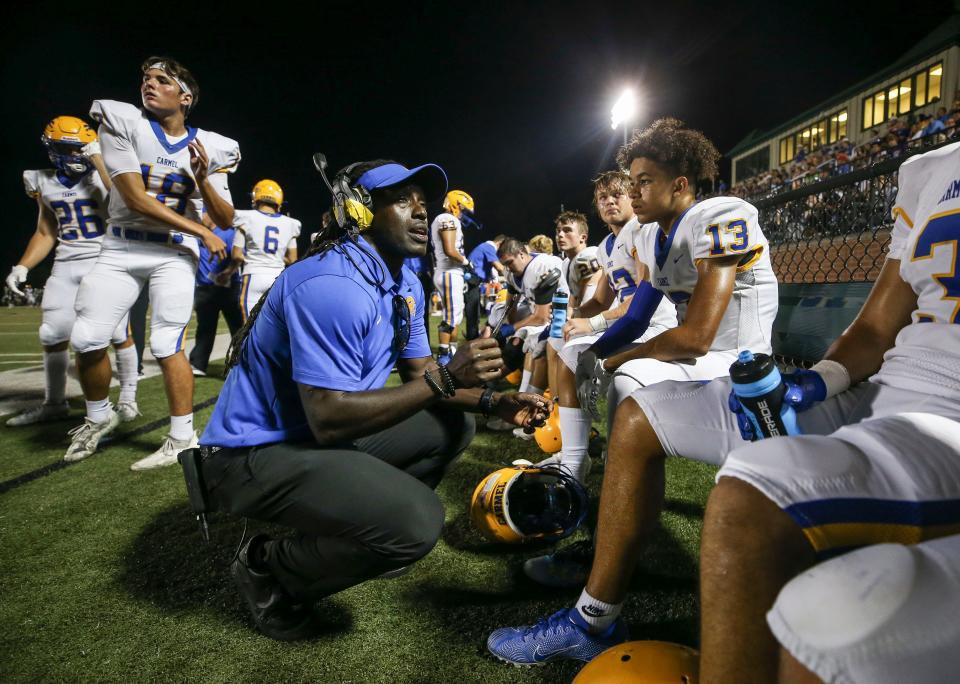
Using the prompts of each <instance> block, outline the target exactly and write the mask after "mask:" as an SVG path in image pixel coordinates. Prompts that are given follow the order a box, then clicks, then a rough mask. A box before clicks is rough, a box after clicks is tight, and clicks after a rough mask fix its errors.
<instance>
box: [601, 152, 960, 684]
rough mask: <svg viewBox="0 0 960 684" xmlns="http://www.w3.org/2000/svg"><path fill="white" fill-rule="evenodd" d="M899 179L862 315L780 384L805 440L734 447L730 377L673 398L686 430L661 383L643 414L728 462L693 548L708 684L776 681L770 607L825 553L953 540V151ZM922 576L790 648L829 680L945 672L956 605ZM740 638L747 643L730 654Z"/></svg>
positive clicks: (956, 391)
mask: <svg viewBox="0 0 960 684" xmlns="http://www.w3.org/2000/svg"><path fill="white" fill-rule="evenodd" d="M897 185H898V192H897V198H896V201H895V203H894V207H893V217H894V224H893V231H892V234H891V238H890V248H889V251H888V252H887V258H886V261H885V262H884V265H883V268H882V269H881V271H880V275H879V276H878V278H877V281H876V283H875V284H874V286H873V290H872V291H871V293H870V296H869V297H868V298H867V301H866V303H865V304H864V306H863V309H862V310H861V311H860V313H859V314H858V315H857V318H856V319H855V320H854V322H853V323H852V324H851V325H850V326H849V327H848V328H847V329H846V330H845V331H844V332H843V334H842V335H840V337H839V338H838V339H837V340H836V341H835V342H834V343H833V345H832V346H831V347H830V349H829V350H828V351H827V353H826V355H825V356H824V360H823V361H820V362H818V363H817V364H816V365H814V366H813V368H812V369H810V370H808V371H800V372H798V373H797V374H795V375H793V376H788V377H787V382H788V387H790V390H789V395H790V403H791V404H793V405H794V408H795V409H796V410H797V412H798V413H797V423H798V425H799V428H800V431H801V432H802V434H801V435H798V436H792V437H780V438H775V439H764V440H761V441H757V442H754V443H751V444H747V445H744V443H743V441H742V440H741V439H740V435H739V433H738V426H737V422H738V421H737V420H736V417H735V415H734V414H732V413H731V412H729V411H726V410H721V409H722V408H723V405H724V404H725V400H726V397H727V395H726V393H727V392H729V388H730V386H729V384H728V383H725V382H724V383H721V382H719V381H718V382H716V383H710V384H709V385H706V386H704V387H702V388H700V391H696V390H694V389H693V388H691V390H690V391H684V392H683V395H685V396H687V397H688V401H687V402H686V403H684V406H683V412H684V413H685V414H686V415H696V416H697V426H696V427H691V426H690V425H689V424H687V425H686V426H684V428H683V429H685V430H687V434H680V433H681V428H680V421H678V420H677V418H678V417H679V411H680V407H679V406H678V405H676V403H675V402H673V401H670V400H667V399H666V397H665V396H663V395H662V394H661V393H659V392H658V391H657V390H656V388H653V389H651V390H650V391H649V392H648V393H647V394H648V396H647V397H645V398H644V399H643V402H642V403H640V404H639V406H642V407H643V409H644V411H645V412H647V415H648V416H650V421H649V422H650V423H652V424H653V427H654V428H655V429H656V431H657V434H658V435H662V437H663V440H664V442H665V444H664V445H665V446H667V445H669V447H668V448H669V449H670V451H673V450H674V449H677V450H681V451H682V452H685V451H686V450H689V449H691V447H692V445H693V444H694V443H695V442H696V440H698V439H699V440H700V442H701V444H700V446H699V447H698V448H697V450H696V451H690V453H694V454H696V453H699V454H704V452H705V450H706V449H707V447H708V446H709V445H712V446H713V448H712V449H711V451H715V452H720V453H723V454H726V453H727V452H730V453H729V456H728V457H727V459H726V461H725V463H724V464H723V467H722V468H721V469H720V472H719V473H718V474H717V486H716V487H715V488H714V490H713V492H712V493H711V495H710V499H709V500H708V502H707V511H706V517H705V520H704V531H703V541H702V544H701V562H700V568H701V572H700V580H701V581H700V587H701V597H702V605H701V615H702V628H701V635H702V636H701V647H702V653H703V661H702V664H703V673H704V676H705V677H709V678H710V681H738V682H760V681H774V680H775V678H776V674H777V664H778V658H777V646H776V642H775V641H774V638H773V635H772V634H771V633H770V630H769V628H768V625H767V623H766V622H765V621H764V614H765V613H766V612H767V611H768V610H770V608H771V606H773V605H774V600H775V599H776V597H777V594H778V592H780V591H781V589H782V588H783V586H784V585H785V584H786V583H787V582H788V581H789V580H790V579H791V578H792V577H793V576H795V575H796V574H798V573H799V572H801V571H803V570H805V569H806V568H808V567H809V566H811V565H812V564H813V563H814V562H815V561H816V560H817V559H818V558H823V557H825V556H829V555H834V554H836V553H838V552H842V551H844V550H847V549H850V548H851V547H857V546H862V545H865V544H877V543H884V542H899V543H915V542H918V541H922V540H926V539H932V538H934V537H939V536H943V535H947V534H955V533H957V532H960V372H958V369H960V307H958V301H960V286H958V282H957V278H956V275H955V274H956V273H958V272H960V269H958V264H960V248H958V244H960V143H953V144H951V145H947V146H945V147H941V148H939V149H936V150H932V151H930V152H927V153H926V154H923V155H919V156H915V157H912V158H910V159H908V160H907V161H906V162H904V163H903V165H902V166H901V167H900V176H899V182H898V184H897ZM714 385H715V386H714ZM791 386H792V387H791ZM675 396H681V394H680V393H679V392H677V393H676V394H675ZM626 403H629V402H625V404H626ZM718 405H719V407H718ZM618 418H619V416H618ZM645 429H647V430H649V428H645ZM748 434H749V433H748ZM650 436H652V435H650ZM926 546H927V549H926V550H924V551H919V550H918V551H917V552H916V553H915V554H913V555H914V556H915V557H916V558H917V559H919V558H920V556H921V555H929V554H930V553H933V555H934V557H939V558H940V559H941V560H940V562H939V563H938V565H940V567H941V568H946V567H947V566H946V564H945V563H944V562H943V560H944V559H946V558H947V556H946V555H945V554H946V553H947V549H946V547H942V546H941V547H939V548H940V549H941V550H940V551H939V552H937V551H936V548H935V547H934V546H933V545H930V544H928V545H926ZM953 553H955V551H954V552H953ZM909 562H913V561H909ZM917 562H919V560H918V561H917ZM898 565H899V566H900V568H901V569H902V567H903V562H900V563H898ZM920 567H921V566H918V567H917V570H916V572H913V571H911V572H908V573H907V574H906V576H903V579H902V580H901V581H903V582H907V583H923V582H927V581H931V582H933V583H934V590H933V591H932V592H929V593H927V592H926V590H924V593H925V594H926V595H927V596H928V599H927V600H928V601H929V602H930V603H928V604H925V605H923V606H922V607H919V608H918V609H914V610H911V611H906V610H905V611H902V612H893V609H894V607H895V606H892V605H891V604H890V603H887V602H886V601H884V600H883V599H889V596H886V597H885V596H882V595H881V596H874V595H870V594H869V593H868V589H869V588H870V587H869V586H868V585H867V584H865V583H863V582H862V581H861V580H860V579H857V580H856V581H855V586H856V589H857V591H858V595H859V596H861V597H862V598H863V603H861V608H862V609H863V610H865V611H868V612H869V613H870V614H871V615H872V619H873V620H875V621H876V622H875V623H874V627H875V628H874V629H872V630H866V629H859V630H858V629H855V626H848V625H845V624H843V623H842V622H841V617H842V616H841V615H838V614H836V613H834V615H836V619H835V620H833V621H832V622H831V623H829V627H830V630H832V631H831V633H829V634H827V633H826V632H827V630H826V629H825V630H824V633H820V634H817V638H816V640H815V641H809V642H807V643H803V641H801V640H806V639H808V638H809V636H810V632H809V631H808V630H806V629H804V630H803V632H802V633H801V634H799V635H798V640H797V642H796V646H798V647H802V651H800V650H798V651H797V653H798V654H799V655H800V660H801V662H802V663H803V664H804V665H805V667H807V668H809V669H810V670H812V671H813V672H814V674H816V675H817V676H819V677H820V678H822V679H828V678H829V679H828V680H829V681H849V682H866V681H870V682H892V681H903V679H902V677H900V676H899V675H898V673H902V672H903V670H901V669H899V668H900V667H901V666H902V665H907V664H915V666H916V668H917V669H915V670H913V671H911V672H910V674H909V675H906V677H907V679H908V680H911V681H938V682H939V681H944V682H945V681H951V680H953V679H954V678H955V676H956V645H957V641H956V630H955V629H953V628H954V627H955V625H956V611H955V609H954V611H953V613H952V614H951V615H949V617H947V618H946V620H947V622H946V623H944V622H941V621H942V620H944V617H943V614H942V613H935V612H934V608H935V607H936V604H937V602H938V601H939V600H941V599H942V600H943V601H944V602H945V603H946V602H947V600H948V599H947V596H948V595H949V596H951V597H955V596H956V586H957V575H956V574H955V571H954V572H953V573H948V574H947V575H939V576H938V575H935V574H932V573H929V572H925V571H921V569H920ZM894 570H896V568H894ZM888 576H890V575H888ZM844 591H845V593H847V592H849V591H850V590H844ZM876 601H879V603H878V602H876ZM778 602H779V601H778ZM868 604H869V605H868ZM786 608H787V606H786V605H784V604H783V603H781V605H780V606H778V607H776V608H775V609H774V613H773V614H771V616H770V618H771V622H770V624H771V625H773V626H774V627H775V632H776V633H777V634H778V635H781V636H782V635H784V634H785V633H786V631H785V629H784V628H786V627H787V626H788V625H787V624H780V625H777V624H776V622H777V615H778V613H779V615H780V617H787V618H789V617H790V616H789V615H788V614H785V613H784V610H785V609H786ZM887 618H889V621H888V620H887ZM901 619H902V620H905V621H906V622H904V623H901V625H900V627H899V629H896V630H891V629H890V627H892V626H893V625H894V623H896V622H897V621H899V620H901ZM941 624H944V625H945V626H944V627H940V625H941ZM947 625H949V627H948V626H947ZM792 626H793V627H798V626H799V625H797V624H793V625H792ZM811 626H813V625H812V624H811ZM951 630H952V631H951ZM827 637H835V638H836V640H835V641H833V640H831V639H828V638H827ZM838 642H839V643H838ZM745 643H749V644H750V645H751V647H750V648H749V649H742V648H740V646H739V645H742V644H745ZM843 643H845V644H846V645H847V646H849V648H846V649H845V648H841V647H839V646H840V644H843ZM734 644H737V645H738V646H734ZM731 649H732V651H733V652H731ZM864 654H868V655H864ZM884 664H889V668H886V669H885V668H884V667H883V666H884ZM878 668H879V669H878Z"/></svg>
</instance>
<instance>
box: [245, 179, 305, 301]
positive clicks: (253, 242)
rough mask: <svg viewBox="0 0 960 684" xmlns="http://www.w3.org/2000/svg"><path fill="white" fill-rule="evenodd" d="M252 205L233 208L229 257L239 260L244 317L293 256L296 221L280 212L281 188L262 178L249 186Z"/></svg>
mask: <svg viewBox="0 0 960 684" xmlns="http://www.w3.org/2000/svg"><path fill="white" fill-rule="evenodd" d="M251 196H252V198H253V209H251V210H245V211H243V210H241V211H235V212H234V219H233V225H234V227H235V228H236V229H237V232H236V233H235V234H234V237H233V251H232V255H231V256H232V257H233V260H234V261H235V262H236V263H238V264H241V273H242V275H243V281H242V285H241V286H240V310H241V311H242V312H243V318H244V320H246V318H247V316H249V315H250V310H251V309H252V308H253V307H254V306H256V304H257V302H259V301H260V297H261V296H263V293H264V292H266V291H267V290H269V289H270V286H271V285H273V281H274V280H276V279H277V276H278V275H280V273H281V272H282V271H283V269H284V267H286V266H289V265H290V264H292V263H293V262H295V261H296V260H297V238H298V237H299V236H300V222H299V221H298V220H297V219H295V218H290V217H289V216H284V215H283V214H281V213H280V208H281V207H282V206H283V189H282V188H281V187H280V185H279V184H277V183H276V182H275V181H272V180H269V179H264V180H262V181H260V182H258V183H257V184H256V185H254V186H253V192H252V193H251Z"/></svg>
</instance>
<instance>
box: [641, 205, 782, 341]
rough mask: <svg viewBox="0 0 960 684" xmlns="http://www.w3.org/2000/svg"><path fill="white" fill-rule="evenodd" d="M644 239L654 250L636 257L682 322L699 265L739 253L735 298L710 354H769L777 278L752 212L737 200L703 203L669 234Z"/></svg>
mask: <svg viewBox="0 0 960 684" xmlns="http://www.w3.org/2000/svg"><path fill="white" fill-rule="evenodd" d="M647 239H652V241H653V248H652V249H650V250H639V249H638V252H637V253H638V254H639V255H640V256H641V258H642V259H643V261H644V263H646V264H647V267H648V268H649V269H650V275H651V283H652V284H653V286H654V287H655V288H657V289H658V290H660V291H661V292H663V293H664V295H665V297H668V298H670V300H671V301H672V302H673V303H674V304H675V305H676V307H677V320H678V321H679V322H680V323H683V320H684V318H685V317H686V312H687V302H688V301H689V300H690V295H692V294H693V290H694V288H695V287H696V285H697V280H698V274H697V264H698V263H699V262H700V260H701V259H712V258H717V257H724V256H732V255H736V254H742V255H743V260H742V262H741V263H740V265H739V266H738V267H737V276H736V282H735V284H734V287H733V296H732V298H731V300H730V303H729V304H728V305H727V310H726V312H725V313H724V315H723V319H722V320H721V321H720V327H719V328H718V329H717V334H716V336H715V337H714V339H713V344H712V345H711V346H710V351H731V350H735V351H742V350H744V349H749V350H750V351H752V352H755V353H756V352H762V353H764V354H770V353H771V352H772V347H771V335H772V328H773V320H774V318H776V316H777V306H778V299H777V296H778V295H777V278H776V276H775V275H774V274H773V269H772V268H771V266H770V245H769V243H768V242H767V238H766V237H765V236H764V234H763V231H762V230H761V229H760V224H759V223H758V222H757V209H756V207H754V206H753V205H752V204H749V203H747V202H744V201H743V200H742V199H739V198H738V197H714V198H711V199H707V200H704V201H702V202H699V203H697V204H694V205H693V206H692V207H690V208H689V209H687V211H686V212H684V213H683V214H681V216H680V218H679V220H678V221H677V222H676V223H675V224H674V225H673V226H672V227H671V229H670V233H669V234H668V235H665V234H664V233H663V231H662V230H660V229H659V228H658V229H657V230H656V231H655V232H654V233H652V234H651V236H650V237H649V238H647Z"/></svg>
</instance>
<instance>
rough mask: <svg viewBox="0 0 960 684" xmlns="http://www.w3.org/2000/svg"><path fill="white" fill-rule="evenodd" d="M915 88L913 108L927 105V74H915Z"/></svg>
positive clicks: (922, 72) (923, 72) (924, 72)
mask: <svg viewBox="0 0 960 684" xmlns="http://www.w3.org/2000/svg"><path fill="white" fill-rule="evenodd" d="M916 86H917V87H916V88H914V89H913V106H914V107H922V106H923V105H925V104H927V72H926V71H921V72H920V73H919V74H917V81H916Z"/></svg>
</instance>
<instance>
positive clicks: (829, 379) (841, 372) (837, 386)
mask: <svg viewBox="0 0 960 684" xmlns="http://www.w3.org/2000/svg"><path fill="white" fill-rule="evenodd" d="M810 370H812V371H813V372H815V373H817V374H818V375H819V376H820V377H821V378H823V384H824V385H826V386H827V396H826V398H827V399H829V398H830V397H832V396H835V395H837V394H840V393H841V392H843V391H845V390H846V389H847V388H848V387H850V371H848V370H847V367H846V366H844V365H843V364H842V363H839V362H838V361H831V360H829V359H825V360H823V361H817V363H815V364H814V365H813V367H812V368H811V369H810Z"/></svg>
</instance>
